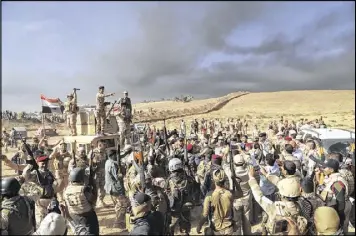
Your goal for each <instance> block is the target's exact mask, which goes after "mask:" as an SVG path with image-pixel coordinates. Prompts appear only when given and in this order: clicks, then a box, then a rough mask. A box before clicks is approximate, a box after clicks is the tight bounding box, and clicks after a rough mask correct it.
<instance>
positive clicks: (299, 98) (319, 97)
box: [1, 90, 355, 235]
mask: <svg viewBox="0 0 356 236" xmlns="http://www.w3.org/2000/svg"><path fill="white" fill-rule="evenodd" d="M133 107H134V109H135V116H134V121H135V122H147V123H151V124H153V125H156V127H162V126H163V121H162V120H161V119H162V118H166V119H167V120H166V125H167V128H168V129H173V128H178V127H179V123H180V120H182V119H184V120H185V121H186V124H187V125H190V122H191V120H192V119H194V118H198V119H201V118H205V119H212V118H221V119H227V118H246V119H247V120H250V123H251V124H257V125H258V126H259V127H260V129H261V130H265V129H266V125H267V124H268V123H269V122H270V121H271V120H274V119H279V118H280V117H281V116H283V117H285V118H286V119H288V120H289V119H290V120H292V119H293V120H298V119H300V118H307V119H309V120H310V119H317V118H320V116H322V117H323V120H324V121H325V124H326V125H327V126H329V127H338V128H344V129H350V130H351V129H352V130H354V129H355V91H354V90H342V91H341V90H340V91H332V90H330V91H290V92H271V93H248V92H237V93H232V94H229V95H226V96H224V97H219V98H211V99H205V100H195V101H192V102H188V103H183V102H174V101H162V102H153V103H140V104H134V105H133ZM15 126H22V127H26V128H27V129H28V131H29V136H33V135H34V133H35V130H36V129H37V128H38V127H39V126H40V125H38V124H36V125H34V124H31V123H23V122H21V121H16V122H13V121H11V122H9V121H2V127H3V128H6V129H7V130H9V129H10V128H11V127H15ZM57 131H58V132H59V134H60V135H67V134H68V133H69V131H67V130H66V128H65V125H63V124H60V125H58V127H57ZM59 138H60V136H58V137H54V138H51V139H50V140H49V143H50V144H53V143H56V141H57V140H58V139H59ZM15 152H16V150H15V149H11V148H10V149H9V152H8V153H5V152H4V150H3V149H2V153H3V154H5V155H7V156H8V158H11V157H12V155H13V154H14V153H15ZM1 175H2V176H3V177H4V176H12V175H14V171H13V170H10V169H9V168H7V167H6V166H4V165H1ZM105 202H106V203H108V204H111V205H110V206H109V207H107V208H105V209H104V208H102V209H98V210H97V214H98V217H99V222H100V226H101V228H100V234H103V235H114V234H117V233H115V229H113V228H112V227H111V226H112V223H113V221H114V217H115V213H114V208H113V205H112V202H111V199H110V197H109V196H107V197H106V198H105ZM199 211H200V210H199V209H196V210H195V214H194V215H198V214H199V213H200V212H199ZM192 234H196V231H195V228H194V229H193V231H192Z"/></svg>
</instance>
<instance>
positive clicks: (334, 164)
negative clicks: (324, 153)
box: [323, 159, 340, 172]
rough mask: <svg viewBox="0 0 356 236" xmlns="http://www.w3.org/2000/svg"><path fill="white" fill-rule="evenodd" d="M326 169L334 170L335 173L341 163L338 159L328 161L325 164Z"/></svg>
mask: <svg viewBox="0 0 356 236" xmlns="http://www.w3.org/2000/svg"><path fill="white" fill-rule="evenodd" d="M323 167H324V168H327V167H328V168H331V169H333V170H334V172H337V171H338V170H339V167H340V162H339V161H338V160H336V159H328V160H327V161H326V163H323Z"/></svg>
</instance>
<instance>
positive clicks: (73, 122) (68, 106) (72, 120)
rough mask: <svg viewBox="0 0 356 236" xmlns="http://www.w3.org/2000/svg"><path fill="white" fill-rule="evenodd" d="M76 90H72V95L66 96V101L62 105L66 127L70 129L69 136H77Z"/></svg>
mask: <svg viewBox="0 0 356 236" xmlns="http://www.w3.org/2000/svg"><path fill="white" fill-rule="evenodd" d="M78 110H79V108H78V105H77V89H73V93H71V94H68V95H67V101H66V102H65V103H64V112H65V114H66V119H67V125H68V128H70V131H71V135H72V136H76V135H77V113H78Z"/></svg>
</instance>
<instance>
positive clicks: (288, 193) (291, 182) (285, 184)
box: [277, 178, 300, 197]
mask: <svg viewBox="0 0 356 236" xmlns="http://www.w3.org/2000/svg"><path fill="white" fill-rule="evenodd" d="M277 185H278V186H277V187H278V189H279V193H280V194H281V195H282V196H284V197H299V196H300V183H299V181H298V180H297V178H285V179H282V180H281V181H280V182H278V184H277Z"/></svg>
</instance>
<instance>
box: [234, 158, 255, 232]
mask: <svg viewBox="0 0 356 236" xmlns="http://www.w3.org/2000/svg"><path fill="white" fill-rule="evenodd" d="M233 162H234V171H235V176H236V178H238V179H239V180H240V187H241V190H242V197H241V198H238V199H234V203H233V207H234V221H235V222H236V223H237V228H238V232H241V231H242V232H243V235H250V234H251V224H250V222H251V217H250V215H251V213H250V211H251V210H250V206H252V196H251V189H250V186H249V185H248V170H247V166H246V164H247V163H246V160H245V158H244V156H243V154H237V155H235V156H234V157H233ZM251 168H252V167H251Z"/></svg>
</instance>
